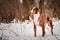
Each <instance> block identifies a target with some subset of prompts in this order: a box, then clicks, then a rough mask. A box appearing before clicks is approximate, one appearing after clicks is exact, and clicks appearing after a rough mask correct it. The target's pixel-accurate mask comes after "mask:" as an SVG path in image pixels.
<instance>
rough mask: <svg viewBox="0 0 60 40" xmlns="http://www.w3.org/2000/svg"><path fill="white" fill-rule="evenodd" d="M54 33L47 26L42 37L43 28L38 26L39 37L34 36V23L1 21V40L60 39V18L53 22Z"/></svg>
mask: <svg viewBox="0 0 60 40" xmlns="http://www.w3.org/2000/svg"><path fill="white" fill-rule="evenodd" d="M53 24H54V30H53V32H54V35H51V33H50V29H48V28H46V35H45V37H41V35H42V29H41V27H39V26H38V27H37V37H34V31H33V23H32V22H28V21H26V22H23V23H20V22H19V23H9V24H6V23H0V40H60V27H59V26H60V20H59V21H55V22H53Z"/></svg>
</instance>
